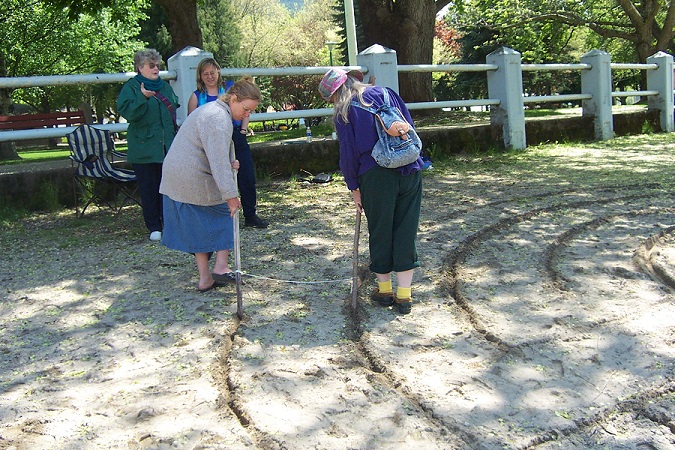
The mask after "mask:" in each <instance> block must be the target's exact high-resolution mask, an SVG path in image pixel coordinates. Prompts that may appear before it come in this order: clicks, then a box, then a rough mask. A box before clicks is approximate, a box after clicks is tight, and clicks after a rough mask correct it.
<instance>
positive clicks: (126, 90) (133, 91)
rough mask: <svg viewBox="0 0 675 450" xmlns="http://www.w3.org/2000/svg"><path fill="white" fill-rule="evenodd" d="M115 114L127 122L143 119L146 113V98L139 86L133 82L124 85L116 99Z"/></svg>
mask: <svg viewBox="0 0 675 450" xmlns="http://www.w3.org/2000/svg"><path fill="white" fill-rule="evenodd" d="M117 112H119V113H120V115H121V116H122V117H124V118H125V119H127V121H128V122H134V121H137V120H139V119H141V118H143V117H144V116H145V115H146V114H147V112H148V97H147V96H146V95H145V94H144V93H143V92H142V90H141V85H140V84H139V83H138V82H136V81H135V80H129V81H128V82H127V83H125V84H124V86H123V87H122V90H121V91H120V95H119V97H117Z"/></svg>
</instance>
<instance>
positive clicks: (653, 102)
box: [0, 47, 674, 148]
mask: <svg viewBox="0 0 675 450" xmlns="http://www.w3.org/2000/svg"><path fill="white" fill-rule="evenodd" d="M380 48H382V49H384V48H383V47H380ZM207 56H212V55H211V54H210V53H208V52H204V51H201V50H200V51H199V52H198V53H197V54H195V53H194V52H192V53H191V54H190V55H182V54H181V53H179V54H176V55H174V56H172V57H171V58H169V64H168V65H169V67H168V68H169V70H166V71H162V72H160V77H161V78H162V79H164V80H168V81H170V82H171V83H172V86H173V88H174V91H176V94H177V95H178V98H179V101H180V103H181V104H182V105H187V100H188V98H189V96H190V95H191V94H192V91H193V90H194V88H195V87H194V79H195V71H196V67H197V63H198V61H199V60H201V59H202V58H204V57H207ZM650 59H651V60H650ZM650 59H648V62H647V63H646V64H630V63H628V64H626V63H611V61H610V60H609V55H608V54H607V53H604V52H600V51H597V50H593V51H591V52H589V53H587V54H586V55H584V56H583V57H582V61H581V62H580V63H572V64H562V63H561V64H555V63H554V64H522V62H521V60H520V54H519V53H518V52H516V51H514V50H511V49H508V48H504V49H501V50H500V51H497V52H493V53H491V54H490V55H488V60H487V62H486V63H485V64H442V65H430V64H417V65H398V63H397V61H396V53H395V52H393V51H391V50H388V49H384V50H383V51H381V52H373V51H370V52H369V51H365V52H362V53H361V54H359V55H358V57H357V61H358V64H359V65H356V66H346V67H344V69H345V70H352V69H358V70H361V71H362V72H364V73H365V74H367V75H368V76H374V77H375V79H376V82H377V84H378V85H383V86H388V87H391V88H393V89H395V90H397V91H398V75H399V74H401V73H421V72H447V73H451V72H484V73H486V75H487V81H488V93H489V94H488V95H489V97H490V98H487V99H463V100H448V101H433V102H409V103H408V107H409V109H411V110H421V109H440V108H465V107H474V106H479V107H494V108H498V109H500V110H501V111H502V113H501V114H498V115H495V117H491V120H492V121H493V123H495V124H497V125H500V126H502V127H503V129H504V143H505V146H506V147H512V148H524V146H525V123H524V122H525V118H524V113H523V108H524V105H525V104H531V103H546V102H570V101H581V102H582V106H583V108H584V115H586V111H588V114H589V115H592V116H594V117H595V120H596V128H598V126H597V124H600V123H601V124H602V127H604V129H599V128H598V131H597V132H596V138H597V139H607V138H609V137H611V136H612V135H613V130H612V129H608V128H607V127H608V125H607V123H608V117H611V115H612V110H611V108H612V104H611V101H609V100H608V99H612V98H617V97H633V96H639V97H647V98H648V108H650V109H659V110H660V111H661V113H662V114H661V128H662V129H663V130H664V131H668V132H672V131H673V103H674V101H673V57H672V56H671V55H668V54H665V53H662V52H659V53H657V54H656V55H654V56H652V57H651V58H650ZM328 69H329V67H281V68H225V69H222V70H221V74H222V75H223V76H224V77H229V78H232V77H240V76H242V75H251V76H294V75H323V74H324V73H325V72H326V71H327V70H328ZM568 70H573V71H579V72H580V74H581V82H582V83H581V84H582V92H580V93H578V94H564V95H525V94H523V86H522V74H523V72H537V71H568ZM612 70H644V71H647V89H645V90H639V91H623V92H614V91H613V89H612V82H611V71H612ZM135 75H136V74H135V73H134V72H125V73H117V74H84V75H54V76H40V77H18V78H0V89H3V88H5V89H16V88H20V87H36V86H55V85H76V84H104V83H108V84H109V83H124V82H126V81H127V80H129V79H130V78H133V77H134V76H135ZM181 110H182V111H181ZM332 113H333V110H332V108H320V109H312V110H294V111H279V112H269V113H268V112H265V113H254V114H252V115H251V121H252V122H262V121H272V120H282V119H298V118H310V117H325V116H329V115H331V114H332ZM184 117H185V110H184V108H179V123H180V122H181V121H182V120H183V119H184ZM609 122H610V125H609V126H610V127H611V120H610V121H609ZM96 126H97V127H100V128H102V129H106V130H110V131H112V132H124V131H126V129H127V124H126V123H108V124H96ZM74 129H75V127H58V128H48V129H34V130H11V131H0V142H6V141H20V140H26V139H36V138H54V137H60V136H65V135H66V134H68V133H70V132H71V131H73V130H74Z"/></svg>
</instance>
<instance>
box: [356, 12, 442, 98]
mask: <svg viewBox="0 0 675 450" xmlns="http://www.w3.org/2000/svg"><path fill="white" fill-rule="evenodd" d="M359 13H360V14H359V16H360V21H361V24H362V33H363V38H364V44H365V47H364V48H362V49H359V51H361V50H364V49H365V48H366V47H369V46H371V45H373V44H380V45H383V46H384V47H387V48H391V49H393V50H396V56H397V58H398V63H399V64H431V63H432V60H433V47H434V46H433V40H434V25H435V21H436V3H435V1H434V0H397V1H393V0H359ZM399 88H400V91H401V97H403V99H404V100H405V101H406V102H428V101H431V100H433V94H432V90H431V73H429V72H425V73H404V74H401V75H400V76H399Z"/></svg>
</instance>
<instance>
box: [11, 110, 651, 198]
mask: <svg viewBox="0 0 675 450" xmlns="http://www.w3.org/2000/svg"><path fill="white" fill-rule="evenodd" d="M645 123H647V124H649V126H650V128H651V129H652V130H654V131H660V126H659V113H658V111H652V112H650V111H639V112H631V113H625V114H615V115H614V132H615V134H616V135H617V136H622V135H628V134H640V133H642V130H643V125H644V124H645ZM525 127H526V134H527V145H528V146H531V145H537V144H540V143H546V142H575V141H591V140H593V137H594V136H593V120H592V118H589V117H565V118H540V119H528V120H527V122H526V125H525ZM419 135H420V137H421V138H422V142H423V143H424V146H425V148H429V149H431V152H432V154H433V156H434V158H436V159H439V158H443V157H447V156H451V155H458V154H462V153H467V152H471V153H476V152H480V151H485V150H488V149H500V148H503V139H502V131H501V128H500V127H499V126H495V125H490V124H477V125H462V126H450V127H428V128H423V129H420V130H419ZM251 151H252V153H253V159H254V160H255V164H256V170H257V171H258V173H260V174H264V175H266V176H271V177H288V176H291V175H294V174H301V175H303V176H306V174H305V172H304V171H307V172H310V173H312V174H317V173H320V172H338V171H339V167H338V163H339V151H338V143H337V141H332V140H319V139H315V140H314V142H312V143H307V142H302V141H296V143H286V144H282V143H279V142H274V143H265V144H253V145H251ZM25 166H26V167H27V168H26V169H22V168H21V167H20V166H10V170H4V171H3V173H0V187H1V189H0V205H22V206H24V207H30V206H31V205H39V204H40V202H39V200H40V199H39V198H36V196H40V195H44V189H45V187H44V186H45V183H47V184H51V185H52V186H54V187H56V188H57V189H58V198H59V201H60V202H61V203H62V204H64V205H67V206H73V199H74V197H73V185H72V173H73V169H72V168H71V166H70V162H69V161H62V162H54V163H44V164H39V163H34V164H30V165H29V164H27V165H25ZM12 167H15V169H14V170H11V168H12Z"/></svg>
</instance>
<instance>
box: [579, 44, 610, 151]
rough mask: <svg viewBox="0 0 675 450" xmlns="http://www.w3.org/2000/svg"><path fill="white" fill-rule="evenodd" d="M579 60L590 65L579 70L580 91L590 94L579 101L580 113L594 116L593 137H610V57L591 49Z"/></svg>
mask: <svg viewBox="0 0 675 450" xmlns="http://www.w3.org/2000/svg"><path fill="white" fill-rule="evenodd" d="M581 62H582V63H584V64H589V65H590V66H591V68H590V69H588V70H582V71H581V93H582V94H590V95H591V96H592V97H591V98H590V99H588V100H583V101H582V102H581V105H582V109H583V112H582V115H583V116H584V117H593V118H594V124H595V139H599V140H603V141H604V140H607V139H612V138H613V137H614V120H613V118H612V67H611V64H612V57H611V55H610V54H609V53H607V52H603V51H602V50H591V51H590V52H588V53H586V54H585V55H583V56H582V57H581Z"/></svg>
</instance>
